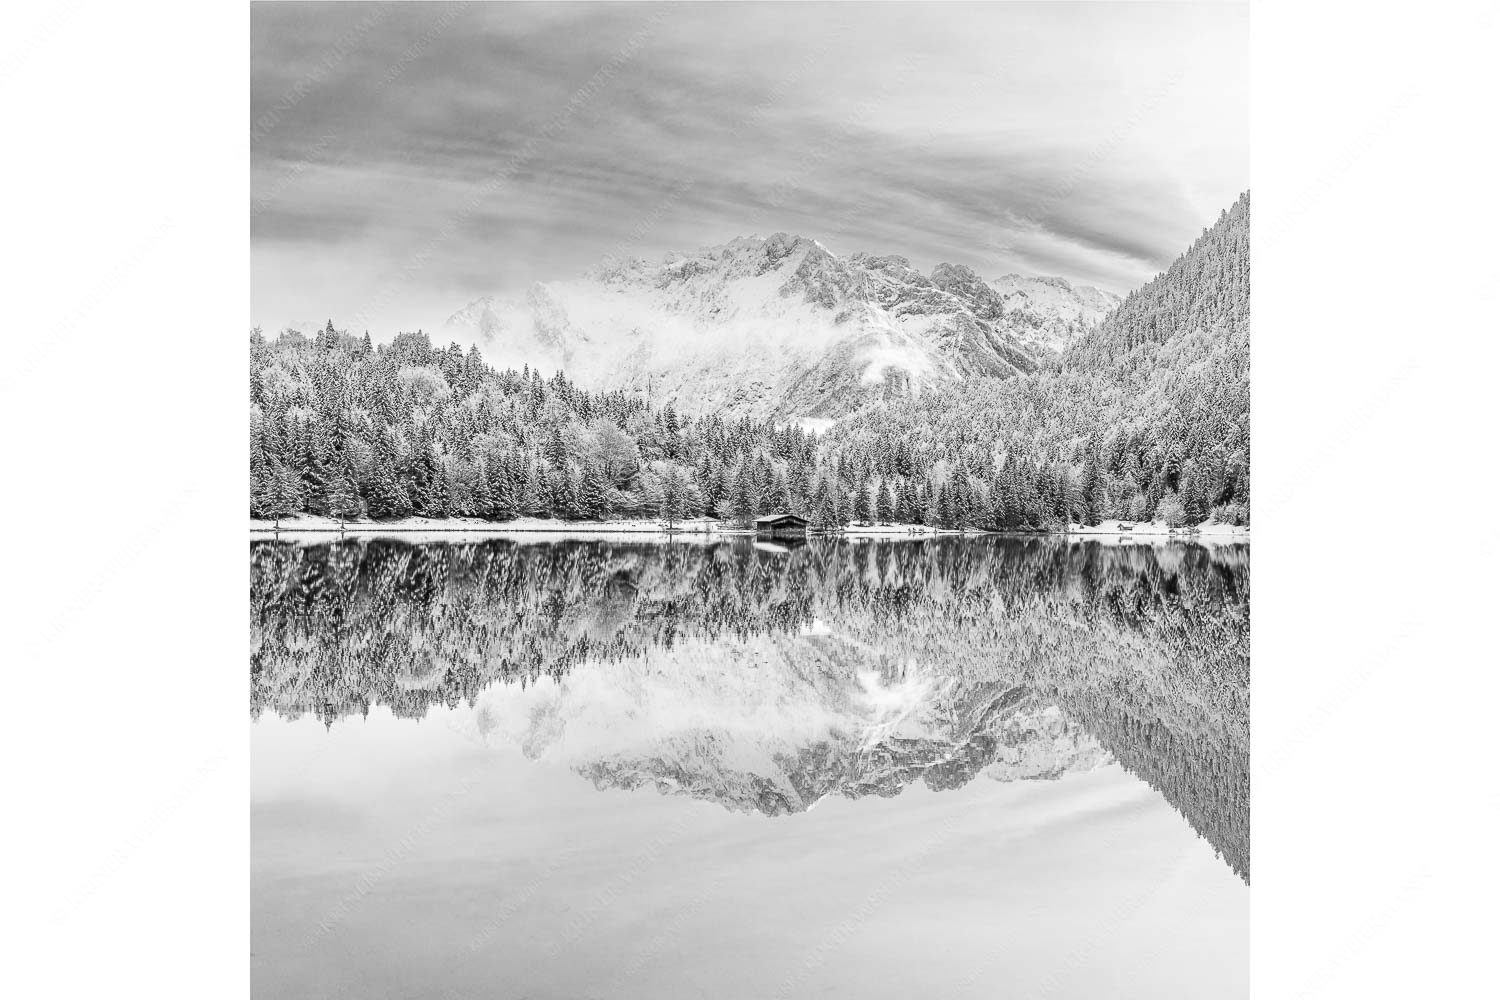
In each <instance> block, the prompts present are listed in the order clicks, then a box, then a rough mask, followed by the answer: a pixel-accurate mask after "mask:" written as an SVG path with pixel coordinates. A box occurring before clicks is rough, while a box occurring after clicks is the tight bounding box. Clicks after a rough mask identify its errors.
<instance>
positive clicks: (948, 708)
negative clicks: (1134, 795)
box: [250, 537, 1250, 882]
mask: <svg viewBox="0 0 1500 1000" xmlns="http://www.w3.org/2000/svg"><path fill="white" fill-rule="evenodd" d="M250 559H251V589H250V613H251V614H250V617H251V657H250V680H251V695H250V701H251V713H252V715H253V716H259V715H260V714H261V713H262V712H264V711H266V710H268V709H269V710H270V711H272V712H275V713H277V714H279V715H282V716H284V717H288V718H295V717H298V716H302V715H306V714H312V715H316V716H317V717H318V718H319V719H321V720H322V721H323V722H324V723H325V724H327V725H329V726H334V725H337V724H338V723H339V720H341V719H344V718H346V717H348V716H360V715H364V714H367V713H368V712H369V710H370V708H371V707H372V706H385V707H388V708H389V709H390V710H391V711H392V712H394V713H395V714H396V715H397V716H402V717H413V718H419V717H421V716H423V715H424V714H426V713H427V712H428V710H429V709H430V708H434V707H438V706H447V707H449V708H452V707H456V706H458V705H460V704H468V705H470V706H472V707H473V708H474V709H475V715H474V718H475V724H476V725H477V726H478V727H479V730H480V731H481V733H490V732H503V733H506V734H510V735H513V736H514V738H515V739H516V740H517V742H519V744H520V745H521V748H522V750H523V751H524V752H525V753H526V754H527V755H528V756H532V757H547V758H549V759H559V760H564V761H566V762H567V763H568V764H569V766H571V767H572V768H573V769H574V770H575V771H577V772H578V773H580V774H582V775H583V776H585V777H586V778H588V779H589V780H591V781H593V782H594V784H595V785H596V786H597V787H599V788H609V787H615V788H637V787H640V786H642V785H653V786H655V787H656V788H658V789H660V790H662V791H664V792H669V793H673V794H684V795H690V796H693V797H696V798H700V799H707V800H712V801H715V802H717V803H719V804H721V805H723V806H725V807H726V808H730V809H738V810H747V811H748V810H754V811H758V812H761V813H765V814H768V815H781V814H786V813H796V812H801V811H804V810H806V809H808V808H810V807H811V806H813V805H814V804H816V803H817V802H818V801H819V800H820V799H823V798H825V797H827V796H830V795H841V796H846V797H849V798H859V797H861V796H865V795H872V794H873V795H880V796H893V795H896V794H898V793H900V792H901V790H902V789H903V788H905V787H906V786H908V785H910V784H911V783H913V782H917V781H921V782H923V783H924V784H925V785H927V786H928V787H930V788H933V789H938V790H941V789H950V788H956V787H959V786H962V785H964V784H966V783H968V782H970V781H973V780H975V779H976V778H977V777H980V776H984V777H988V778H992V779H998V780H1036V779H1055V778H1059V777H1062V776H1064V775H1066V774H1069V773H1074V772H1079V771H1086V770H1090V769H1093V768H1095V767H1098V766H1100V765H1102V764H1105V763H1108V762H1109V761H1110V760H1111V759H1113V760H1115V761H1118V762H1119V763H1120V764H1121V765H1122V766H1123V767H1124V768H1125V769H1126V770H1128V771H1129V772H1131V773H1132V774H1134V775H1136V776H1137V777H1139V778H1140V779H1142V780H1144V781H1145V782H1147V783H1148V784H1149V785H1150V786H1151V787H1152V788H1154V789H1155V790H1156V791H1158V792H1160V793H1161V794H1162V795H1163V796H1164V797H1165V798H1166V800H1167V801H1168V802H1170V803H1171V805H1172V806H1173V807H1174V808H1175V809H1176V810H1177V811H1178V812H1179V813H1180V814H1181V815H1182V816H1184V817H1185V818H1186V819H1187V820H1188V822H1189V823H1191V825H1192V827H1193V828H1194V829H1195V830H1196V831H1197V832H1198V834H1199V835H1201V836H1202V837H1204V838H1205V839H1206V840H1207V841H1208V842H1209V843H1210V844H1212V845H1213V847H1214V850H1215V851H1216V852H1217V853H1218V854H1219V856H1220V857H1222V858H1223V859H1224V860H1225V861H1226V862H1227V863H1228V864H1229V866H1230V867H1231V868H1232V869H1233V870H1234V871H1235V872H1236V873H1238V874H1239V876H1240V877H1241V878H1242V879H1244V880H1245V881H1247V882H1248V880H1249V871H1250V840H1249V830H1250V806H1249V801H1250V799H1249V790H1250V789H1249V785H1250V782H1249V747H1250V742H1249V617H1250V615H1249V608H1250V570H1249V547H1248V545H1224V546H1212V547H1206V546H1199V545H1181V544H1170V545H1165V546H1151V545H1108V544H1102V543H1098V542H1083V543H1069V542H1063V541H1061V540H1058V539H1010V538H998V537H981V538H964V539H959V538H940V539H927V540H897V541H869V542H859V541H853V540H831V539H814V540H813V541H812V543H811V544H808V545H805V546H801V547H798V548H796V549H793V550H790V551H785V552H775V551H769V550H766V549H763V548H757V547H756V546H754V545H752V544H750V543H749V542H748V540H743V539H735V540H731V541H721V542H714V543H703V542H674V543H663V542H661V541H658V540H651V541H603V540H601V541H567V542H532V541H524V542H521V541H513V540H487V541H479V542H464V543H440V544H409V543H404V542H400V541H391V540H350V541H340V542H337V543H333V544H316V545H307V544H298V543H296V542H289V541H276V542H253V543H252V544H251V552H250ZM505 685H517V686H519V687H520V688H522V689H524V690H514V691H513V690H512V689H510V688H508V687H504V686H505ZM497 694H506V695H507V696H506V697H497Z"/></svg>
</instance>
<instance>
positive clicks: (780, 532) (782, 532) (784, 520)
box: [755, 514, 808, 538]
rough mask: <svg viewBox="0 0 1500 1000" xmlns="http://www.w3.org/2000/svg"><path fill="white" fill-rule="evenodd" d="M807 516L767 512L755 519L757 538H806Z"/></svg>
mask: <svg viewBox="0 0 1500 1000" xmlns="http://www.w3.org/2000/svg"><path fill="white" fill-rule="evenodd" d="M807 524H808V521H807V518H805V517H798V516H797V515H796V514H767V515H765V516H764V517H757V518H756V519H755V535H756V537H757V538H806V537H807Z"/></svg>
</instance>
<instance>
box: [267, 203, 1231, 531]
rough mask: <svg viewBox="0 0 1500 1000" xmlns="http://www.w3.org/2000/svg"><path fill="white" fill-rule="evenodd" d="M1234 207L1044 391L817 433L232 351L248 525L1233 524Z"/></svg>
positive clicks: (313, 340)
mask: <svg viewBox="0 0 1500 1000" xmlns="http://www.w3.org/2000/svg"><path fill="white" fill-rule="evenodd" d="M1249 226H1250V200H1249V194H1248V192H1247V193H1246V194H1244V195H1242V196H1241V197H1240V199H1239V200H1238V201H1237V202H1236V203H1235V204H1234V206H1233V207H1231V208H1230V209H1229V210H1227V211H1226V212H1224V213H1223V214H1222V215H1221V217H1220V219H1219V220H1218V222H1217V223H1216V224H1215V225H1214V226H1213V227H1212V228H1210V229H1208V230H1205V231H1204V233H1203V235H1202V236H1201V237H1200V238H1199V239H1198V240H1197V241H1196V242H1195V243H1194V244H1193V246H1192V247H1191V248H1190V249H1189V250H1188V251H1187V252H1186V253H1185V254H1183V255H1182V256H1181V257H1180V258H1178V260H1177V261H1176V262H1174V263H1173V264H1172V265H1171V267H1170V268H1169V269H1168V270H1167V271H1166V272H1165V273H1163V274H1161V275H1158V276H1157V278H1155V279H1154V280H1153V281H1151V282H1150V283H1149V284H1147V285H1146V286H1144V287H1143V288H1141V289H1139V290H1138V291H1136V292H1133V293H1132V294H1131V295H1130V296H1129V297H1128V298H1127V299H1126V300H1125V301H1124V302H1123V303H1122V304H1121V305H1120V306H1119V307H1118V308H1117V309H1116V310H1115V311H1114V312H1113V313H1111V314H1110V315H1109V316H1108V317H1107V318H1106V319H1105V320H1104V322H1103V323H1102V324H1101V325H1100V326H1099V327H1098V328H1097V329H1095V330H1093V331H1092V332H1090V333H1089V334H1088V335H1086V336H1085V338H1084V339H1083V340H1082V341H1080V342H1078V343H1076V344H1074V345H1073V346H1072V347H1070V348H1069V349H1068V350H1067V351H1066V352H1064V354H1063V355H1062V356H1061V357H1059V358H1056V359H1054V360H1052V361H1049V362H1048V363H1047V364H1046V365H1044V366H1043V367H1042V368H1041V369H1040V370H1039V371H1037V372H1034V373H1032V374H1029V375H1026V376H1023V377H1016V378H1008V379H972V380H969V381H965V382H963V383H959V384H956V385H953V386H949V387H945V388H944V389H942V390H941V391H932V390H929V391H927V392H924V393H923V394H921V395H920V396H918V397H916V398H911V397H895V398H887V399H884V400H881V401H879V402H875V403H872V404H869V405H867V406H865V407H863V408H862V409H860V410H858V411H856V412H855V413H853V414H851V415H849V416H848V417H846V418H844V419H843V420H841V421H839V422H837V423H835V424H834V425H833V426H832V427H831V428H830V429H829V430H827V431H826V432H824V433H822V434H814V433H812V432H809V431H805V430H802V429H800V428H799V427H798V426H796V425H793V424H789V423H784V422H776V421H764V422H761V421H754V420H748V419H742V418H733V417H726V416H720V415H689V414H680V413H678V412H676V411H675V410H674V408H673V407H672V406H671V405H670V404H669V405H665V406H660V407H655V406H650V405H648V404H647V402H646V401H645V400H643V399H642V398H640V396H639V395H638V394H634V393H627V392H624V391H621V390H614V391H586V390H584V389H581V388H579V387H578V386H576V385H574V384H573V382H571V381H570V380H569V379H568V378H566V377H565V376H564V375H563V374H562V373H561V372H559V373H557V374H555V375H551V376H544V375H543V374H542V373H541V372H538V371H535V370H532V369H530V368H523V369H522V370H521V371H515V370H505V371H497V370H495V369H493V368H492V367H490V366H489V365H488V364H487V363H486V362H485V361H484V360H483V358H482V357H481V356H480V354H479V352H478V350H477V349H473V348H471V349H470V350H469V351H467V352H465V351H464V350H462V349H461V348H460V347H459V346H458V345H457V344H452V345H450V346H448V347H446V348H443V347H437V346H434V345H433V344H432V343H431V342H430V340H429V338H428V337H427V336H426V335H425V334H423V333H421V332H420V331H419V332H415V333H402V334H399V335H398V336H397V337H396V338H395V339H394V341H393V342H392V343H390V344H380V345H378V346H377V345H373V344H372V343H371V340H370V337H369V335H368V333H366V334H363V335H354V334H351V333H349V332H346V331H341V330H338V329H336V328H335V327H334V325H333V323H332V321H330V322H329V323H328V325H327V326H326V327H325V328H324V330H323V331H321V332H320V333H319V334H317V335H316V336H314V337H305V336H303V335H301V334H298V333H296V332H293V331H288V332H285V333H283V334H281V335H280V336H278V337H276V338H275V339H269V338H267V337H265V336H264V335H263V334H262V333H261V331H260V330H259V329H257V330H254V331H252V332H251V335H250V402H251V407H250V513H251V516H252V517H262V518H271V517H285V516H289V515H292V514H296V513H313V514H323V515H329V516H333V517H343V518H351V519H354V518H371V519H376V520H381V519H393V518H401V517H407V516H412V515H419V516H424V517H431V518H447V517H474V518H483V519H487V520H494V521H506V520H511V519H514V518H518V517H533V518H551V519H557V520H561V521H578V520H597V519H613V518H648V517H649V518H657V517H662V518H666V519H669V520H677V519H681V518H685V517H693V516H700V515H707V516H712V517H718V518H722V519H726V520H734V521H747V520H748V519H750V518H753V517H755V516H758V515H759V514H762V513H768V512H772V511H790V512H793V513H797V514H801V515H802V516H804V517H807V518H808V519H809V520H811V521H812V522H813V523H814V524H816V525H819V526H823V527H833V526H837V525H843V524H848V523H850V522H852V521H872V522H887V523H914V524H926V525H933V526H937V527H943V528H979V529H1009V530H1032V529H1048V528H1053V527H1058V526H1061V525H1063V524H1065V523H1067V522H1078V523H1083V524H1098V523H1099V522H1100V521H1101V520H1104V519H1109V518H1120V519H1126V520H1131V521H1145V520H1158V521H1165V522H1166V523H1167V524H1169V525H1171V526H1173V527H1179V526H1191V525H1197V524H1202V523H1205V522H1209V521H1213V522H1218V523H1226V524H1246V523H1248V520H1249V498H1250V450H1249V448H1250V446H1249V344H1250V320H1249V267H1250V262H1249V252H1250V251H1249V245H1250V243H1249Z"/></svg>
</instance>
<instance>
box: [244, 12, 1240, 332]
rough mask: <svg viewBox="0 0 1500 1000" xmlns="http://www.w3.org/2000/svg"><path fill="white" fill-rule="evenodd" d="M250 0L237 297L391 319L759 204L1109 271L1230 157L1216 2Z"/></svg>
mask: <svg viewBox="0 0 1500 1000" xmlns="http://www.w3.org/2000/svg"><path fill="white" fill-rule="evenodd" d="M251 20H252V88H251V89H252V94H251V105H252V106H251V114H250V122H251V128H252V137H253V141H252V144H251V178H252V180H251V187H252V191H251V194H252V204H254V206H255V208H256V211H255V212H254V214H253V216H252V219H251V239H252V263H253V268H254V275H253V277H254V283H253V308H254V313H255V315H254V317H253V318H254V320H255V321H257V322H260V323H263V324H264V325H266V326H268V327H273V328H274V327H275V326H276V325H278V324H280V323H282V322H286V321H288V320H292V319H304V318H320V317H324V316H327V315H332V316H334V317H335V318H336V320H337V319H338V318H339V317H346V318H347V317H349V316H353V315H356V314H357V315H360V316H362V317H365V318H366V319H367V320H368V322H369V325H370V327H371V330H372V332H374V333H376V334H377V335H381V336H384V335H389V334H390V333H391V332H393V330H394V329H395V328H396V327H398V326H413V325H418V324H425V325H429V326H430V325H431V324H432V323H433V322H436V321H437V320H440V319H441V318H442V316H443V315H446V312H447V311H451V309H452V308H455V307H457V306H458V305H461V304H462V302H463V301H466V300H467V298H470V297H473V296H475V295H478V294H484V293H488V292H495V291H507V290H514V289H520V288H523V287H524V286H525V285H527V284H529V283H530V282H532V281H535V280H541V279H547V278H553V277H566V276H570V275H573V274H577V273H579V272H581V271H583V270H585V269H586V268H588V267H589V266H591V265H592V264H593V263H594V262H596V261H597V260H598V259H599V258H600V257H601V256H602V255H604V254H605V253H609V252H612V251H616V250H617V249H618V248H621V247H628V248H629V252H632V253H636V254H639V255H641V256H646V257H656V256H660V255H661V254H663V253H666V252H668V251H671V250H682V249H692V248H695V247H697V246H701V245H705V244H712V243H720V242H724V241H726V240H728V239H730V238H733V237H735V236H738V235H744V234H747V233H757V232H758V233H769V232H774V231H778V230H785V231H792V232H798V233H801V234H803V235H808V236H813V237H816V238H819V239H821V240H823V241H824V242H825V243H827V244H828V245H830V246H831V247H832V248H833V249H835V250H837V251H841V252H852V251H855V250H869V251H873V252H882V253H899V254H902V255H904V256H907V257H908V258H910V259H911V260H912V262H913V263H914V264H916V265H917V266H919V267H924V268H926V267H931V266H932V265H933V264H936V263H938V262H940V261H952V262H956V263H964V264H968V265H970V266H973V267H975V268H976V269H978V270H980V271H981V273H985V274H999V273H1004V272H1006V271H1020V272H1023V273H1056V274H1063V275H1064V276H1066V277H1069V278H1070V279H1075V280H1080V281H1084V282H1089V283H1095V284H1099V285H1102V286H1104V287H1108V288H1112V289H1114V290H1117V291H1124V290H1128V289H1129V288H1131V287H1134V286H1135V285H1137V284H1139V283H1140V282H1142V281H1144V280H1146V279H1148V278H1150V277H1151V275H1153V274H1154V273H1155V272H1156V271H1158V270H1160V269H1162V268H1163V267H1164V266H1165V265H1166V264H1167V263H1168V262H1169V261H1170V260H1171V258H1172V257H1173V256H1175V254H1176V253H1178V252H1179V251H1180V250H1181V249H1182V248H1183V247H1184V246H1185V245H1186V244H1187V243H1188V242H1189V241H1191V239H1192V238H1193V237H1194V236H1196V235H1197V233H1198V232H1199V230H1200V229H1201V228H1202V227H1204V226H1205V225H1207V224H1209V223H1211V222H1212V221H1213V217H1214V215H1215V214H1216V213H1217V210H1218V209H1219V208H1220V207H1222V206H1223V205H1227V204H1228V203H1229V201H1231V200H1232V199H1233V197H1234V196H1235V195H1236V194H1237V193H1238V192H1239V191H1240V190H1242V189H1243V188H1245V187H1247V186H1248V170H1249V165H1248V85H1247V82H1248V68H1247V63H1248V32H1247V26H1246V14H1245V11H1244V9H1243V8H1241V7H1236V6H1225V5H1207V6H1188V5H1141V4H1100V5H1079V4H1067V5H1051V4H1047V5H1031V4H1027V5H1019V4H1018V5H995V6H986V5H952V6H949V5H941V4H938V5H934V4H916V5H905V4H883V5H850V4H831V5H826V6H825V5H808V4H798V5H728V4H707V5H698V4H673V5H665V6H660V5H634V4H600V5H587V4H583V5H572V4H568V5H564V4H558V5H535V4H484V3H467V4H396V5H363V4H327V5H325V4H256V5H254V6H253V7H252V19H251ZM497 177H498V178H499V180H497ZM418 256H419V257H420V261H421V263H420V267H416V268H414V267H412V260H413V258H414V257H418ZM397 275H400V276H401V280H400V281H399V283H397V284H393V276H397Z"/></svg>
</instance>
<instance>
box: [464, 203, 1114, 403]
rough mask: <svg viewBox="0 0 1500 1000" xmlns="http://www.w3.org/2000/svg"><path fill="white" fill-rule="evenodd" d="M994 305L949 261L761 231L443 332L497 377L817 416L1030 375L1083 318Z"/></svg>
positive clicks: (606, 269)
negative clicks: (554, 373) (510, 370)
mask: <svg viewBox="0 0 1500 1000" xmlns="http://www.w3.org/2000/svg"><path fill="white" fill-rule="evenodd" d="M1049 287H1050V286H1049ZM1008 294H1010V293H1009V292H1008V291H1007V290H1006V289H1001V288H996V287H994V286H993V285H992V283H989V282H986V281H984V280H983V279H982V278H980V277H979V275H978V274H976V273H975V271H974V270H973V269H972V268H970V267H967V266H965V265H962V264H939V265H937V266H936V267H935V268H933V269H932V272H931V274H930V275H924V274H922V273H921V272H920V271H919V270H917V269H916V268H915V267H913V266H912V265H911V263H910V261H909V260H908V259H907V258H906V257H903V256H900V255H896V254H887V255H876V254H869V253H854V254H850V255H848V256H839V255H837V254H835V253H833V252H832V251H830V250H829V249H828V248H827V247H826V246H824V245H823V244H822V243H821V242H819V241H818V240H816V239H812V238H809V237H806V236H802V235H798V234H794V233H786V232H776V233H772V234H770V235H769V236H759V235H752V236H740V237H737V238H735V239H732V240H730V241H728V242H727V243H723V244H719V245H716V246H708V247H702V248H700V249H698V250H696V251H693V252H691V253H674V254H668V255H666V256H665V257H663V258H662V259H661V260H659V261H657V262H655V263H652V262H648V261H646V260H643V259H641V258H638V257H633V258H614V257H612V258H606V259H605V260H603V261H601V262H600V264H599V265H598V266H596V267H595V268H594V269H592V270H591V271H589V272H588V273H587V274H585V275H583V276H581V277H580V278H577V279H573V280H569V281H549V282H541V283H538V284H536V285H534V286H532V287H531V288H530V289H529V290H528V291H527V292H526V293H525V294H524V295H522V296H513V297H510V298H502V297H493V296H490V297H486V298H483V299H478V300H476V301H475V302H473V303H470V305H469V306H467V307H465V308H464V309H461V310H459V311H458V312H455V313H454V314H453V315H452V316H450V317H449V320H448V324H447V328H446V330H445V334H446V335H448V336H452V337H456V338H459V339H470V340H472V341H473V342H475V343H477V344H479V346H480V348H481V350H483V351H484V352H485V353H486V354H487V355H488V356H489V359H490V360H491V361H492V362H494V363H496V364H499V365H502V366H504V365H515V366H519V365H520V364H521V363H530V364H533V365H541V366H543V367H559V368H562V369H564V370H566V371H568V372H569V374H570V375H571V376H572V377H573V378H574V379H575V380H576V381H578V382H579V383H581V384H584V385H586V386H590V387H599V388H626V389H641V390H644V389H645V388H646V387H647V386H648V385H649V386H650V387H651V389H652V392H653V395H654V399H656V400H657V401H659V402H667V401H671V402H673V403H674V404H675V405H676V406H677V407H678V408H679V409H680V410H684V411H687V412H700V413H701V412H712V411H725V410H727V411H732V412H736V413H739V414H745V415H749V416H755V417H765V416H777V417H781V418H783V419H786V418H790V419H818V420H826V419H830V418H832V419H836V418H838V417H840V416H843V415H844V414H846V413H849V412H851V411H852V410H854V409H856V408H857V407H859V406H861V405H863V404H865V403H867V402H869V401H871V400H872V399H878V398H887V397H890V396H892V395H913V394H918V393H921V392H924V391H928V390H940V389H941V388H942V387H943V386H945V385H951V384H955V383H958V382H961V381H963V380H964V379H967V378H972V377H976V376H989V377H1001V378H1004V377H1010V376H1014V375H1017V374H1024V373H1026V372H1030V371H1033V370H1034V369H1035V368H1036V367H1037V366H1038V364H1039V362H1040V360H1041V359H1042V358H1043V357H1045V356H1048V355H1050V354H1052V353H1053V352H1055V351H1057V350H1059V349H1060V348H1061V347H1063V346H1066V344H1067V342H1068V340H1069V338H1071V337H1075V336H1078V335H1081V333H1082V332H1083V331H1084V330H1086V329H1087V328H1088V326H1089V325H1090V323H1091V322H1093V320H1094V315H1093V312H1097V311H1098V310H1097V309H1094V310H1093V311H1090V307H1089V306H1086V305H1080V304H1079V303H1077V302H1069V303H1067V304H1066V305H1067V306H1068V308H1070V309H1071V310H1072V311H1071V312H1068V313H1067V314H1066V315H1061V316H1059V315H1056V313H1057V308H1056V307H1055V306H1054V305H1052V304H1051V303H1050V302H1043V301H1039V300H1038V299H1037V297H1036V296H1032V295H1029V294H1023V296H1022V297H1021V298H1015V299H1014V303H1013V302H1012V300H1011V299H1010V298H1007V295H1008ZM1064 311H1065V312H1066V310H1064Z"/></svg>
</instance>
